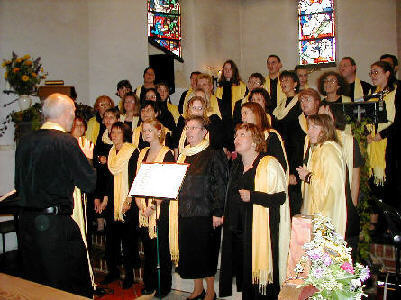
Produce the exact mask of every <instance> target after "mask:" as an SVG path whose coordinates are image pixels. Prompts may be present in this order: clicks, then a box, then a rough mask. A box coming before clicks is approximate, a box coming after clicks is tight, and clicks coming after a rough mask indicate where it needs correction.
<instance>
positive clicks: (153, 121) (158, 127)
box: [141, 119, 166, 144]
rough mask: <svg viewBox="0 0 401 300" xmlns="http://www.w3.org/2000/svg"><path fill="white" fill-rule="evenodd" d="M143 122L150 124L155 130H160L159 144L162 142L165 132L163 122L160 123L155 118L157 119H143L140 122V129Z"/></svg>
mask: <svg viewBox="0 0 401 300" xmlns="http://www.w3.org/2000/svg"><path fill="white" fill-rule="evenodd" d="M143 124H150V125H152V126H153V127H154V128H155V129H156V130H160V136H159V142H160V144H163V142H164V140H165V139H166V132H165V130H164V126H163V124H162V123H160V121H159V120H157V119H151V120H147V121H143V122H142V124H141V131H142V129H143Z"/></svg>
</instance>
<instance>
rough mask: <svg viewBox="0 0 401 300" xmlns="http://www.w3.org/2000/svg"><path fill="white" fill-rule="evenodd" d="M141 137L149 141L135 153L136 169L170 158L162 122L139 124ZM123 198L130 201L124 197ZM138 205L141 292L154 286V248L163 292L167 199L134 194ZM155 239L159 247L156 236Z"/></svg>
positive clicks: (167, 262)
mask: <svg viewBox="0 0 401 300" xmlns="http://www.w3.org/2000/svg"><path fill="white" fill-rule="evenodd" d="M141 128H142V137H143V140H144V141H146V142H148V143H149V147H145V148H143V149H142V150H141V152H140V153H139V157H138V161H137V164H136V169H137V171H139V169H140V167H141V164H142V163H162V162H174V156H173V153H172V152H171V150H170V149H169V148H168V147H167V146H164V145H163V144H164V139H165V137H166V135H165V130H164V126H163V125H162V124H161V123H160V122H159V121H158V120H156V119H151V120H146V121H144V122H142V124H141ZM127 201H129V202H130V201H132V200H131V199H127ZM135 203H136V205H137V206H138V209H139V227H140V232H141V237H142V242H143V247H144V254H145V264H144V274H143V281H144V285H145V286H144V288H143V289H142V295H150V294H152V293H153V292H154V291H155V290H156V289H157V283H158V278H157V268H156V265H157V254H158V253H157V251H159V257H160V291H159V290H157V291H156V296H157V297H159V296H160V297H164V296H166V295H167V294H168V293H169V292H170V290H171V257H170V252H169V235H168V233H169V211H168V207H169V203H168V202H166V201H162V200H159V199H154V198H150V199H145V198H138V197H137V198H135ZM157 238H158V239H159V248H158V249H159V250H158V249H157V240H156V239H157Z"/></svg>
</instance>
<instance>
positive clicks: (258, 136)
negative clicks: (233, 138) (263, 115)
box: [235, 123, 266, 153]
mask: <svg viewBox="0 0 401 300" xmlns="http://www.w3.org/2000/svg"><path fill="white" fill-rule="evenodd" d="M240 129H244V130H245V131H247V132H250V133H251V136H252V141H253V142H254V143H255V145H256V146H255V151H256V152H259V153H260V152H266V141H265V136H264V134H263V132H262V131H260V130H259V128H258V127H257V126H256V125H255V124H250V123H249V124H248V123H242V124H238V125H237V126H236V127H235V133H237V131H238V130H240Z"/></svg>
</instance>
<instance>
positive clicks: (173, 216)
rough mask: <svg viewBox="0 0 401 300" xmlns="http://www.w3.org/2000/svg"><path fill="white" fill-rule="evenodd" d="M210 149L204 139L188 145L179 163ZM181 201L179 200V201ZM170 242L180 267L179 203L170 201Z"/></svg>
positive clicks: (172, 255) (174, 260)
mask: <svg viewBox="0 0 401 300" xmlns="http://www.w3.org/2000/svg"><path fill="white" fill-rule="evenodd" d="M207 147H209V141H208V140H206V139H204V140H203V141H202V142H200V143H199V144H198V145H196V146H195V147H191V145H187V146H186V147H185V148H184V150H183V151H182V153H181V154H180V155H179V156H178V160H177V163H184V162H185V159H186V158H187V156H193V155H195V154H198V153H199V152H201V151H203V150H205V149H206V148H207ZM177 200H179V199H177ZM169 241H170V255H171V261H173V262H174V264H175V265H176V266H178V261H179V257H180V256H179V250H178V201H170V205H169Z"/></svg>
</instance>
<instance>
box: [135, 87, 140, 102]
mask: <svg viewBox="0 0 401 300" xmlns="http://www.w3.org/2000/svg"><path fill="white" fill-rule="evenodd" d="M141 90H142V84H141V85H138V86H137V87H136V89H135V95H136V96H137V97H138V99H141Z"/></svg>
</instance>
